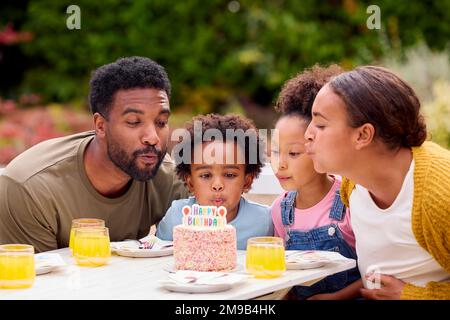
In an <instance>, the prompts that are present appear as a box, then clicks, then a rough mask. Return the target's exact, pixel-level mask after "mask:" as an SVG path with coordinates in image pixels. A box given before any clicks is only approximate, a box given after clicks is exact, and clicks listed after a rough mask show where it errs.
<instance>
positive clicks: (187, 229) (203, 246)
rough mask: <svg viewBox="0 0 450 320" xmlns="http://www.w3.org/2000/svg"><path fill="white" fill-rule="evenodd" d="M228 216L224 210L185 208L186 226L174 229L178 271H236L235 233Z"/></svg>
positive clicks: (175, 258) (184, 223) (184, 222)
mask: <svg viewBox="0 0 450 320" xmlns="http://www.w3.org/2000/svg"><path fill="white" fill-rule="evenodd" d="M202 209H203V214H202ZM199 211H200V213H199ZM191 213H193V214H191ZM225 216H226V209H225V208H224V207H219V208H216V207H206V206H198V205H193V206H192V209H191V208H190V207H187V206H186V207H184V208H183V224H181V225H178V226H176V227H175V228H174V229H173V255H174V261H175V263H174V268H175V270H195V271H229V270H232V269H234V268H235V267H236V256H237V251H236V250H237V248H236V229H235V228H234V227H233V226H231V225H227V224H226V218H225Z"/></svg>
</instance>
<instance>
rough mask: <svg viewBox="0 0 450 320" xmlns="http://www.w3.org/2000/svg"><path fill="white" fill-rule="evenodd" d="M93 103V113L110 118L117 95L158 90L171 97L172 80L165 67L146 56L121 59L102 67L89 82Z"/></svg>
mask: <svg viewBox="0 0 450 320" xmlns="http://www.w3.org/2000/svg"><path fill="white" fill-rule="evenodd" d="M89 86H90V92H89V104H90V107H91V111H92V114H94V113H96V112H98V113H100V114H101V115H102V116H103V117H105V118H107V119H108V117H109V112H110V108H111V105H112V103H113V99H114V94H115V93H116V92H117V91H119V90H128V89H141V88H142V89H144V88H154V89H159V90H164V91H165V92H166V93H167V97H170V81H169V77H168V76H167V73H166V71H165V70H164V68H163V67H162V66H161V65H159V64H158V63H156V62H155V61H153V60H151V59H149V58H144V57H127V58H121V59H119V60H117V61H115V62H113V63H110V64H106V65H104V66H101V67H99V68H98V69H97V70H95V71H94V72H93V73H92V77H91V81H90V83H89Z"/></svg>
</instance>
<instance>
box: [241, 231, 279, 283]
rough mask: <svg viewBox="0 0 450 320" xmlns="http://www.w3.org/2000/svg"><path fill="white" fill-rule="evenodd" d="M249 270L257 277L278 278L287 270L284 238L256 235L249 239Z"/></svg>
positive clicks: (247, 260)
mask: <svg viewBox="0 0 450 320" xmlns="http://www.w3.org/2000/svg"><path fill="white" fill-rule="evenodd" d="M246 269H247V272H248V273H250V274H252V275H254V276H255V277H256V278H276V277H279V276H281V275H282V274H283V273H284V271H285V270H286V263H285V257H284V244H283V239H282V238H279V237H254V238H250V239H248V240H247V256H246Z"/></svg>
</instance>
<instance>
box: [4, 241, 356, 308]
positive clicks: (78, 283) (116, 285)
mask: <svg viewBox="0 0 450 320" xmlns="http://www.w3.org/2000/svg"><path fill="white" fill-rule="evenodd" d="M49 253H59V254H60V255H61V257H62V258H63V259H64V260H65V262H66V263H67V266H66V267H63V268H62V269H60V270H56V271H53V272H51V273H48V274H45V275H40V276H36V281H35V283H34V285H33V286H32V287H31V288H28V289H21V290H10V289H3V290H1V289H0V300H19V299H39V300H67V299H71V300H72V299H74V300H78V299H83V300H85V299H86V300H99V299H101V300H109V299H119V300H131V299H132V300H160V299H162V300H198V299H199V300H246V299H254V298H257V297H260V296H263V295H267V294H270V293H272V292H274V291H278V290H282V289H287V288H290V287H292V286H294V285H298V284H303V285H310V284H312V283H315V282H317V281H319V280H320V279H323V278H324V277H326V276H329V275H331V274H334V273H338V272H341V271H345V270H348V269H351V268H354V267H355V266H356V261H355V260H351V259H349V260H348V261H339V262H335V263H333V264H329V265H327V266H324V267H322V268H317V269H310V270H288V271H286V272H285V274H284V275H283V276H282V277H278V278H274V279H256V278H250V279H248V280H247V281H246V282H244V283H242V284H239V285H237V286H235V287H233V288H232V289H230V290H228V291H223V292H216V293H203V294H199V293H196V294H189V293H177V292H170V291H168V290H166V289H164V288H161V287H160V285H159V283H158V282H159V280H161V279H165V278H166V277H167V271H166V269H167V267H170V266H171V264H172V263H173V256H168V257H158V258H126V257H120V256H116V255H113V256H111V260H110V262H109V264H108V265H106V266H101V267H97V268H90V267H80V266H77V265H76V264H75V261H74V259H73V258H72V257H71V253H70V251H69V249H68V248H64V249H59V250H54V251H49ZM244 266H245V251H238V270H237V271H236V272H244V271H245V270H244ZM269 297H270V296H269Z"/></svg>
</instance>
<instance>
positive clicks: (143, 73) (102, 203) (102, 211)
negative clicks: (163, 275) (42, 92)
mask: <svg viewBox="0 0 450 320" xmlns="http://www.w3.org/2000/svg"><path fill="white" fill-rule="evenodd" d="M169 97H170V82H169V79H168V76H167V74H166V72H165V70H164V68H163V67H162V66H160V65H158V64H157V63H155V62H154V61H152V60H150V59H147V58H142V57H131V58H123V59H119V60H117V61H116V62H114V63H111V64H108V65H104V66H102V67H100V68H98V69H97V70H96V71H95V72H94V73H93V75H92V79H91V82H90V93H89V102H90V106H91V111H92V113H93V120H94V129H95V130H94V131H90V132H83V133H79V134H75V135H71V136H67V137H62V138H57V139H51V140H48V141H44V142H42V143H40V144H38V145H36V146H34V147H32V148H30V149H29V150H27V151H25V152H24V153H22V154H21V155H19V156H18V157H17V158H15V159H14V160H13V161H12V162H11V163H10V164H9V165H8V166H7V167H6V168H5V170H4V172H3V175H1V176H0V244H4V243H28V244H31V245H33V246H34V248H35V250H36V252H42V251H47V250H53V249H57V248H61V247H67V246H68V244H69V234H70V228H71V222H72V219H76V218H83V217H86V218H99V219H103V220H105V222H106V226H107V227H109V232H110V238H111V241H120V240H124V239H138V238H140V237H143V236H145V235H147V234H148V232H149V230H150V226H151V225H153V224H154V223H157V222H158V221H159V220H161V218H162V217H163V216H164V214H165V212H166V210H167V208H168V207H169V206H170V204H171V202H172V201H173V200H176V199H179V198H185V197H187V191H186V189H185V187H184V185H183V184H182V182H181V181H179V180H178V179H177V178H176V176H175V174H174V165H173V163H172V162H171V160H170V158H169V156H166V151H167V144H168V136H169V127H168V123H167V122H168V119H169V115H170V109H169Z"/></svg>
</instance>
